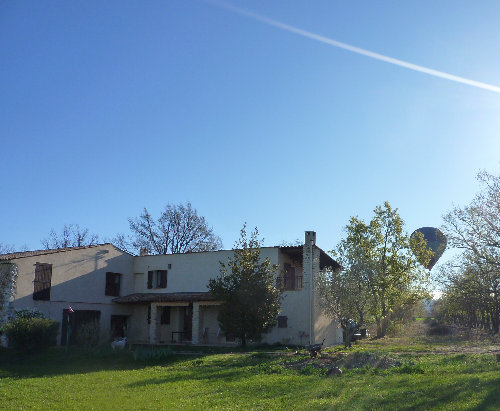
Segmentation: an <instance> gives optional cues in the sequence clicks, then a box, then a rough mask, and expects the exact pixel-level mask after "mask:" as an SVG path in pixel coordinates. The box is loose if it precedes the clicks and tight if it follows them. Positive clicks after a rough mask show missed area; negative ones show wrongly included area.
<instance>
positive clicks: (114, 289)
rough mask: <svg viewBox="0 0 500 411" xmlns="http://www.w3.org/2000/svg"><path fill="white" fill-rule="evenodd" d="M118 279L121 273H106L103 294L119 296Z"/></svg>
mask: <svg viewBox="0 0 500 411" xmlns="http://www.w3.org/2000/svg"><path fill="white" fill-rule="evenodd" d="M120 280H121V274H118V273H106V289H105V291H104V295H110V296H113V297H119V296H120Z"/></svg>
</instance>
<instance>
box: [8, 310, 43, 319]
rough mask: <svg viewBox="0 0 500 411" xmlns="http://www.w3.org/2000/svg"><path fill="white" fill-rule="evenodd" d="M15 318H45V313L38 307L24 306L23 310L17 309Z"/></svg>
mask: <svg viewBox="0 0 500 411" xmlns="http://www.w3.org/2000/svg"><path fill="white" fill-rule="evenodd" d="M15 318H25V319H30V318H45V315H43V313H41V312H40V311H38V308H24V309H22V310H16V313H15Z"/></svg>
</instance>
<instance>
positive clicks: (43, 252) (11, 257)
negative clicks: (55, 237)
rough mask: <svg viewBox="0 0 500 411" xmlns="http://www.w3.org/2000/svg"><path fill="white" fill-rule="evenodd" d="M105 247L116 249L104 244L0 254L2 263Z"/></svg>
mask: <svg viewBox="0 0 500 411" xmlns="http://www.w3.org/2000/svg"><path fill="white" fill-rule="evenodd" d="M103 245H112V246H113V247H115V246H114V245H113V244H111V243H104V244H94V245H84V246H81V247H67V248H53V249H49V250H34V251H21V252H17V253H8V254H0V261H2V260H15V259H17V258H25V257H35V256H38V255H46V254H55V253H63V252H66V251H74V250H83V249H85V248H93V247H100V246H103ZM115 248H116V247H115ZM125 252H126V251H125ZM127 254H128V253H127Z"/></svg>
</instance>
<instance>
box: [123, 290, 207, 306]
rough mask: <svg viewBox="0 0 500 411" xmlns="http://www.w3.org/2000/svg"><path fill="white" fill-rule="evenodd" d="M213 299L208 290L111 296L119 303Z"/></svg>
mask: <svg viewBox="0 0 500 411" xmlns="http://www.w3.org/2000/svg"><path fill="white" fill-rule="evenodd" d="M195 301H215V299H214V298H213V297H212V296H211V295H210V293H209V292H185V293H135V294H129V295H125V296H123V297H117V298H113V302H115V303H121V304H143V303H168V302H188V303H192V302H195Z"/></svg>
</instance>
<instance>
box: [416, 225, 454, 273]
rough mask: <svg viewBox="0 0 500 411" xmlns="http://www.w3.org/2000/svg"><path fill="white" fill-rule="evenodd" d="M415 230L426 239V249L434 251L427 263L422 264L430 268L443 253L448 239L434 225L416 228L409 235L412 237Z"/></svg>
mask: <svg viewBox="0 0 500 411" xmlns="http://www.w3.org/2000/svg"><path fill="white" fill-rule="evenodd" d="M417 232H419V233H422V234H423V236H424V239H425V240H426V241H427V249H430V250H432V251H433V252H434V255H433V256H432V258H431V259H430V261H429V263H428V264H426V265H424V266H425V268H427V269H428V270H431V269H432V267H434V264H436V263H437V261H438V260H439V258H440V257H441V256H442V255H443V253H444V250H445V249H446V244H447V242H448V241H447V240H446V236H445V235H444V234H443V232H442V231H441V230H440V229H438V228H436V227H421V228H418V229H416V230H415V231H414V232H413V233H412V234H411V236H412V237H413V236H414V235H415V233H417Z"/></svg>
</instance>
